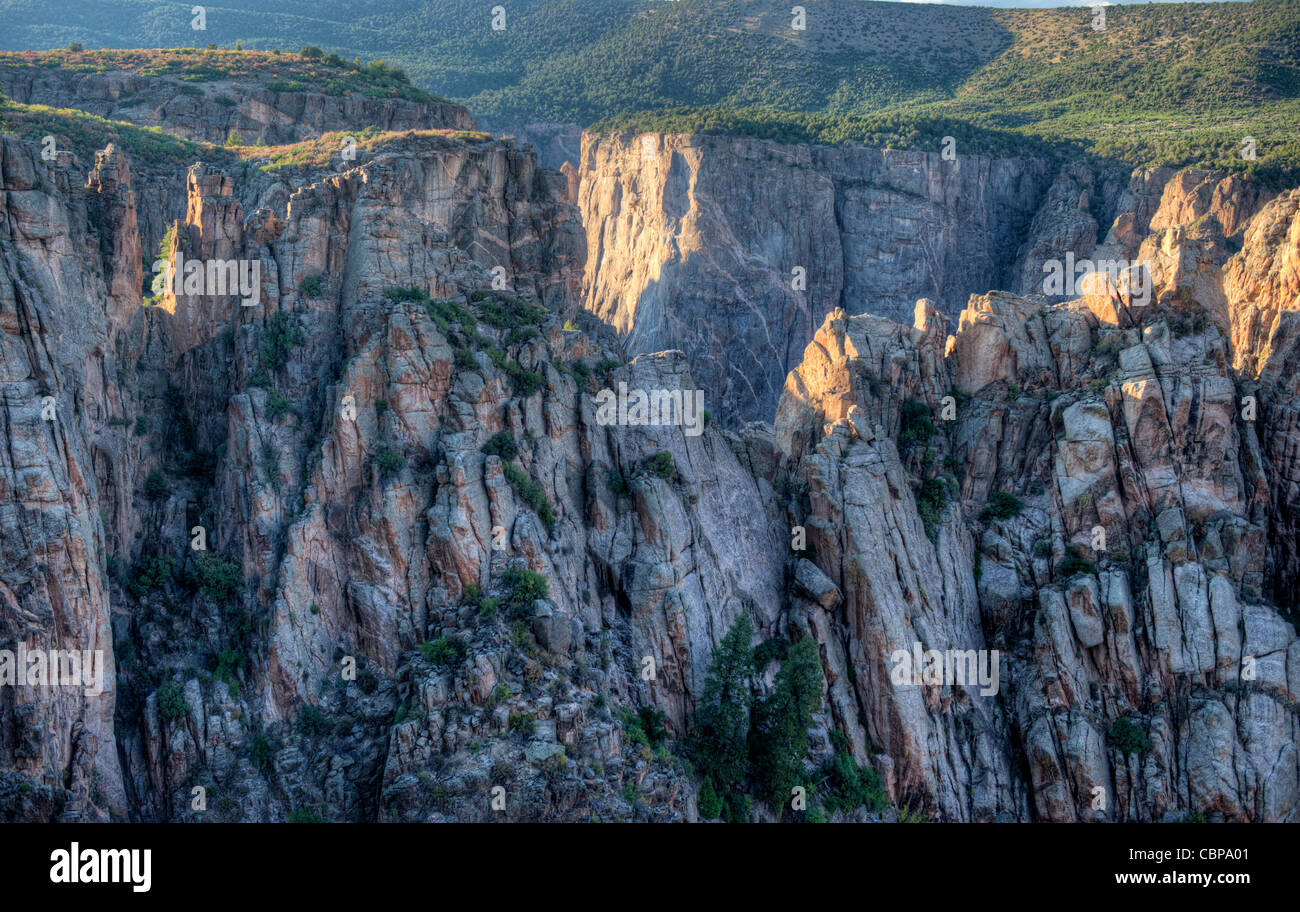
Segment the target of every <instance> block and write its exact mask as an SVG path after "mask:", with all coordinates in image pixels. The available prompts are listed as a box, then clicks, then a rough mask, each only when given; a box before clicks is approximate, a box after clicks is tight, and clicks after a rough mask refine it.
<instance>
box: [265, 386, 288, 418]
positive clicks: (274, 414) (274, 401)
mask: <svg viewBox="0 0 1300 912" xmlns="http://www.w3.org/2000/svg"><path fill="white" fill-rule="evenodd" d="M291 411H293V403H292V402H290V401H289V398H288V397H287V396H285V395H284V393H282V392H280V391H279V390H278V389H274V388H272V389H271V391H270V392H269V393H267V394H266V417H267V419H268V420H270V421H278V420H279V419H280V417H281V416H283V415H287V414H288V413H289V412H291Z"/></svg>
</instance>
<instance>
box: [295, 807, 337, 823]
mask: <svg viewBox="0 0 1300 912" xmlns="http://www.w3.org/2000/svg"><path fill="white" fill-rule="evenodd" d="M285 820H286V821H288V822H289V823H328V822H329V821H327V820H326V819H325V818H324V817H322V816H321V814H320V812H319V811H316V810H313V809H311V808H294V809H293V810H292V811H290V812H289V816H288V817H286V818H285Z"/></svg>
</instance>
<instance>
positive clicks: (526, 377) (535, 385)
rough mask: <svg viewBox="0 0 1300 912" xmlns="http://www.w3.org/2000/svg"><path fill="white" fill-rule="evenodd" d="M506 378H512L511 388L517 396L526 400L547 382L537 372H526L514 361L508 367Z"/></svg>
mask: <svg viewBox="0 0 1300 912" xmlns="http://www.w3.org/2000/svg"><path fill="white" fill-rule="evenodd" d="M506 376H508V377H509V378H510V386H511V389H513V390H514V393H515V395H516V396H523V397H524V398H525V399H527V398H528V397H529V396H531V395H533V393H535V392H537V391H538V390H539V389H541V388H542V384H543V383H544V382H545V378H543V377H542V375H541V374H539V373H537V371H530V370H524V369H523V368H522V367H520V366H519V365H518V364H517V363H515V362H514V361H511V362H510V363H509V364H508V365H506Z"/></svg>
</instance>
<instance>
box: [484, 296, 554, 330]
mask: <svg viewBox="0 0 1300 912" xmlns="http://www.w3.org/2000/svg"><path fill="white" fill-rule="evenodd" d="M482 310H483V322H484V323H487V324H488V325H490V326H495V327H497V328H498V329H506V330H510V329H519V328H521V327H524V326H541V325H542V323H544V322H545V321H546V317H547V311H546V308H545V307H541V306H539V305H534V304H529V303H528V302H527V301H523V300H521V299H519V298H514V297H509V296H498V297H491V298H485V299H484V300H483V302H482Z"/></svg>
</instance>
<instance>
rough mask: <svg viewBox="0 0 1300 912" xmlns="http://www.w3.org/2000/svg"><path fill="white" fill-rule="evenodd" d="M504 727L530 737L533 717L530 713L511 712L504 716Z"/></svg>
mask: <svg viewBox="0 0 1300 912" xmlns="http://www.w3.org/2000/svg"><path fill="white" fill-rule="evenodd" d="M506 728H507V729H508V730H509V731H511V732H513V733H514V734H516V735H523V736H525V737H531V736H532V734H533V728H534V723H533V717H532V715H531V714H530V713H523V712H512V713H510V715H509V716H507V717H506Z"/></svg>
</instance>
